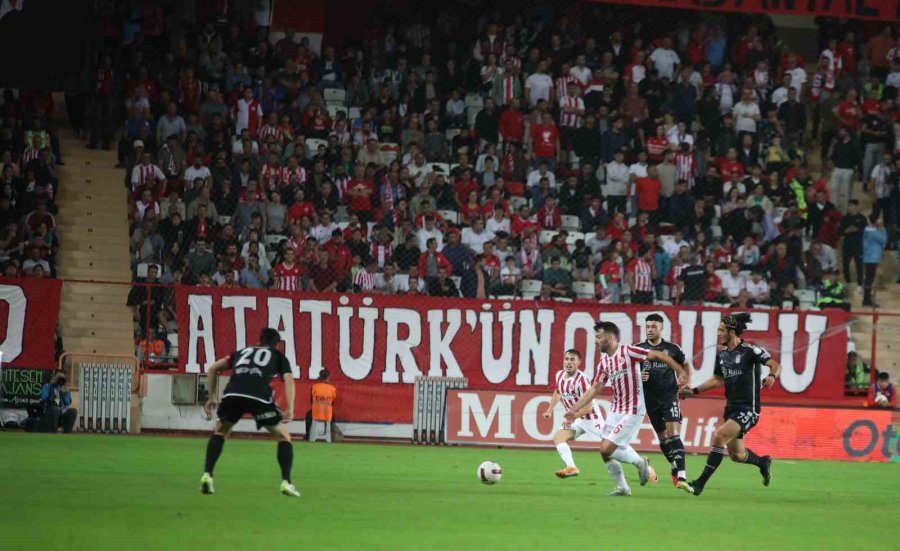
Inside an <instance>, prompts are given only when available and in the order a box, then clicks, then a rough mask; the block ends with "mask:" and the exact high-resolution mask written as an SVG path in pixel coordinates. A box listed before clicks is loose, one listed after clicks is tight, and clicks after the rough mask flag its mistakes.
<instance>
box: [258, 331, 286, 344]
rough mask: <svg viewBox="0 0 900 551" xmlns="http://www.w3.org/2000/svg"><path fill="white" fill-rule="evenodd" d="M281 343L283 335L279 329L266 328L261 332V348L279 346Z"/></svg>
mask: <svg viewBox="0 0 900 551" xmlns="http://www.w3.org/2000/svg"><path fill="white" fill-rule="evenodd" d="M280 342H281V333H279V332H278V330H277V329H272V328H271V327H266V328H264V329H263V330H262V331H260V332H259V344H260V346H278V343H280Z"/></svg>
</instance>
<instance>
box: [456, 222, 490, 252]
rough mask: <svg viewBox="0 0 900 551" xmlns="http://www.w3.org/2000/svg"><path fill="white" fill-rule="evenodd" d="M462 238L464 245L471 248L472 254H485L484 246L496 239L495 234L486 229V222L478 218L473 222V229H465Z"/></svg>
mask: <svg viewBox="0 0 900 551" xmlns="http://www.w3.org/2000/svg"><path fill="white" fill-rule="evenodd" d="M460 237H461V238H462V239H461V242H462V244H463V245H465V246H466V247H468V248H469V250H470V251H471V252H472V254H481V253H482V252H484V244H485V243H487V242H488V241H491V240H493V239H494V234H493V233H491V232H489V231H487V230H486V229H485V228H484V220H482V219H481V218H476V219H475V220H473V221H472V227H471V228H465V229H463V231H462V233H461V235H460Z"/></svg>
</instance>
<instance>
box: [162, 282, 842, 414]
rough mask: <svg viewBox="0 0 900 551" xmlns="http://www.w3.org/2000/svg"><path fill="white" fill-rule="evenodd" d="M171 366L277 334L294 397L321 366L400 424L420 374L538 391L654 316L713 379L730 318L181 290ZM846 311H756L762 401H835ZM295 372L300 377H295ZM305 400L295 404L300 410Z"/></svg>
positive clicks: (630, 336)
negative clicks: (773, 363)
mask: <svg viewBox="0 0 900 551" xmlns="http://www.w3.org/2000/svg"><path fill="white" fill-rule="evenodd" d="M176 303H177V314H178V326H179V333H178V339H179V343H178V344H179V350H180V354H179V356H180V358H179V362H180V363H179V368H180V371H182V372H186V373H202V372H204V371H205V368H206V366H207V365H209V364H210V363H211V362H213V361H214V360H215V359H217V358H222V357H224V356H226V355H228V354H230V353H231V352H232V351H234V350H235V349H238V348H243V347H244V346H247V345H251V344H255V342H256V339H257V335H258V334H259V331H260V329H262V328H263V327H265V326H271V327H275V328H277V329H278V330H279V331H281V334H282V336H283V338H284V347H285V354H286V355H287V357H288V359H289V361H290V362H291V365H292V367H293V370H294V376H295V377H299V378H300V381H299V382H298V383H297V384H298V385H299V386H298V391H299V392H300V393H301V394H300V396H304V395H305V394H303V393H305V392H307V390H308V384H309V383H308V381H309V380H310V379H311V378H312V379H314V378H315V377H317V376H318V373H319V371H320V369H321V368H322V367H326V368H328V369H329V371H330V372H331V373H332V380H333V382H334V383H335V384H336V385H337V386H338V387H339V388H340V389H341V398H340V404H339V406H340V409H341V412H342V419H344V420H347V421H371V422H387V423H409V422H411V419H412V401H413V400H412V387H413V383H414V382H415V378H416V377H417V376H420V375H428V376H442V377H466V378H467V379H468V381H469V388H474V389H490V390H532V391H534V390H546V389H547V388H548V385H549V384H550V381H552V380H553V374H554V373H555V372H556V371H557V370H558V369H559V368H560V366H561V362H562V353H563V351H564V350H565V349H568V348H577V349H579V350H581V351H582V352H583V354H584V356H585V358H587V359H586V361H585V365H584V369H585V371H586V373H587V375H588V376H589V377H593V373H594V366H595V365H596V360H597V357H598V356H597V351H596V350H595V345H594V338H593V337H594V331H593V326H594V322H595V320H597V319H598V317H599V319H601V320H608V321H612V322H615V323H616V324H618V325H619V327H620V328H621V331H622V342H623V343H626V344H627V343H632V342H636V341H639V340H641V339H643V338H644V335H643V332H644V321H645V319H646V316H647V315H649V314H650V313H653V312H658V313H660V314H662V315H663V316H664V317H665V319H666V320H667V321H666V323H665V330H664V336H665V338H667V339H671V340H674V341H675V342H677V343H678V344H680V345H681V346H682V348H684V350H685V351H686V353H687V355H688V357H690V358H691V359H692V365H693V369H694V372H693V375H692V378H693V380H697V381H699V380H703V379H706V378H708V377H710V376H712V372H713V364H714V361H715V353H716V349H717V344H716V329H717V327H718V324H719V322H720V321H721V319H722V316H723V315H726V314H727V311H723V310H718V309H709V310H704V309H676V308H671V307H658V308H653V307H639V306H633V305H600V304H580V303H573V304H566V303H543V302H542V303H538V302H534V301H508V302H504V301H480V300H471V299H446V298H440V299H439V298H432V297H416V299H415V300H410V299H409V298H408V297H397V296H363V295H337V294H336V295H319V294H310V293H290V294H289V293H280V292H271V291H250V290H238V291H226V290H221V289H198V288H196V287H179V288H178V289H177V294H176ZM846 319H847V318H846V314H845V313H844V312H838V313H832V312H828V313H826V312H780V311H774V310H771V311H769V310H761V311H758V312H754V313H753V321H752V323H751V324H750V326H749V327H748V330H747V332H746V334H745V335H746V337H747V338H748V339H749V340H752V341H753V342H755V343H758V344H760V345H762V346H765V347H766V348H767V349H768V350H769V351H770V352H771V353H772V354H773V356H774V357H776V358H777V359H778V360H779V361H780V362H781V363H782V365H783V366H784V372H783V374H782V376H781V379H780V380H779V382H778V384H777V385H776V387H775V388H774V389H772V390H771V391H769V396H770V397H772V398H779V399H790V397H792V396H799V395H802V396H803V397H805V398H816V399H823V400H827V399H835V398H840V397H841V396H842V395H843V360H842V358H843V357H845V355H846V329H845V326H844V324H845V322H846ZM301 368H302V369H301ZM301 402H302V400H298V406H297V407H298V411H297V412H295V413H298V414H299V413H305V410H304V411H303V412H300V411H299V408H300V407H305V404H303V405H301Z"/></svg>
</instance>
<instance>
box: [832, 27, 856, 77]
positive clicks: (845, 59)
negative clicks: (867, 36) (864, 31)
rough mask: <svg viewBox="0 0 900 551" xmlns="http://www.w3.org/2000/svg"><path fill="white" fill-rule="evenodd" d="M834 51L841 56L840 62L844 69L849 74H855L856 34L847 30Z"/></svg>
mask: <svg viewBox="0 0 900 551" xmlns="http://www.w3.org/2000/svg"><path fill="white" fill-rule="evenodd" d="M835 53H836V54H837V56H838V57H840V58H841V64H842V65H843V66H844V71H845V72H846V73H847V74H849V75H850V76H855V75H856V53H857V52H856V36H855V35H854V34H853V31H847V34H845V35H844V40H843V42H841V43H840V44H838V45H837V52H835Z"/></svg>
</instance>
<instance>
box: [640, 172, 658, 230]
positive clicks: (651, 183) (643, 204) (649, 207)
mask: <svg viewBox="0 0 900 551" xmlns="http://www.w3.org/2000/svg"><path fill="white" fill-rule="evenodd" d="M636 185H637V201H638V210H640V211H641V212H646V213H648V214H649V215H650V222H651V223H654V224H655V223H656V222H657V221H658V220H659V192H660V191H661V190H662V182H660V181H659V177H658V175H657V172H656V165H650V166H649V167H647V177H646V178H638V179H637V182H636Z"/></svg>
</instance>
